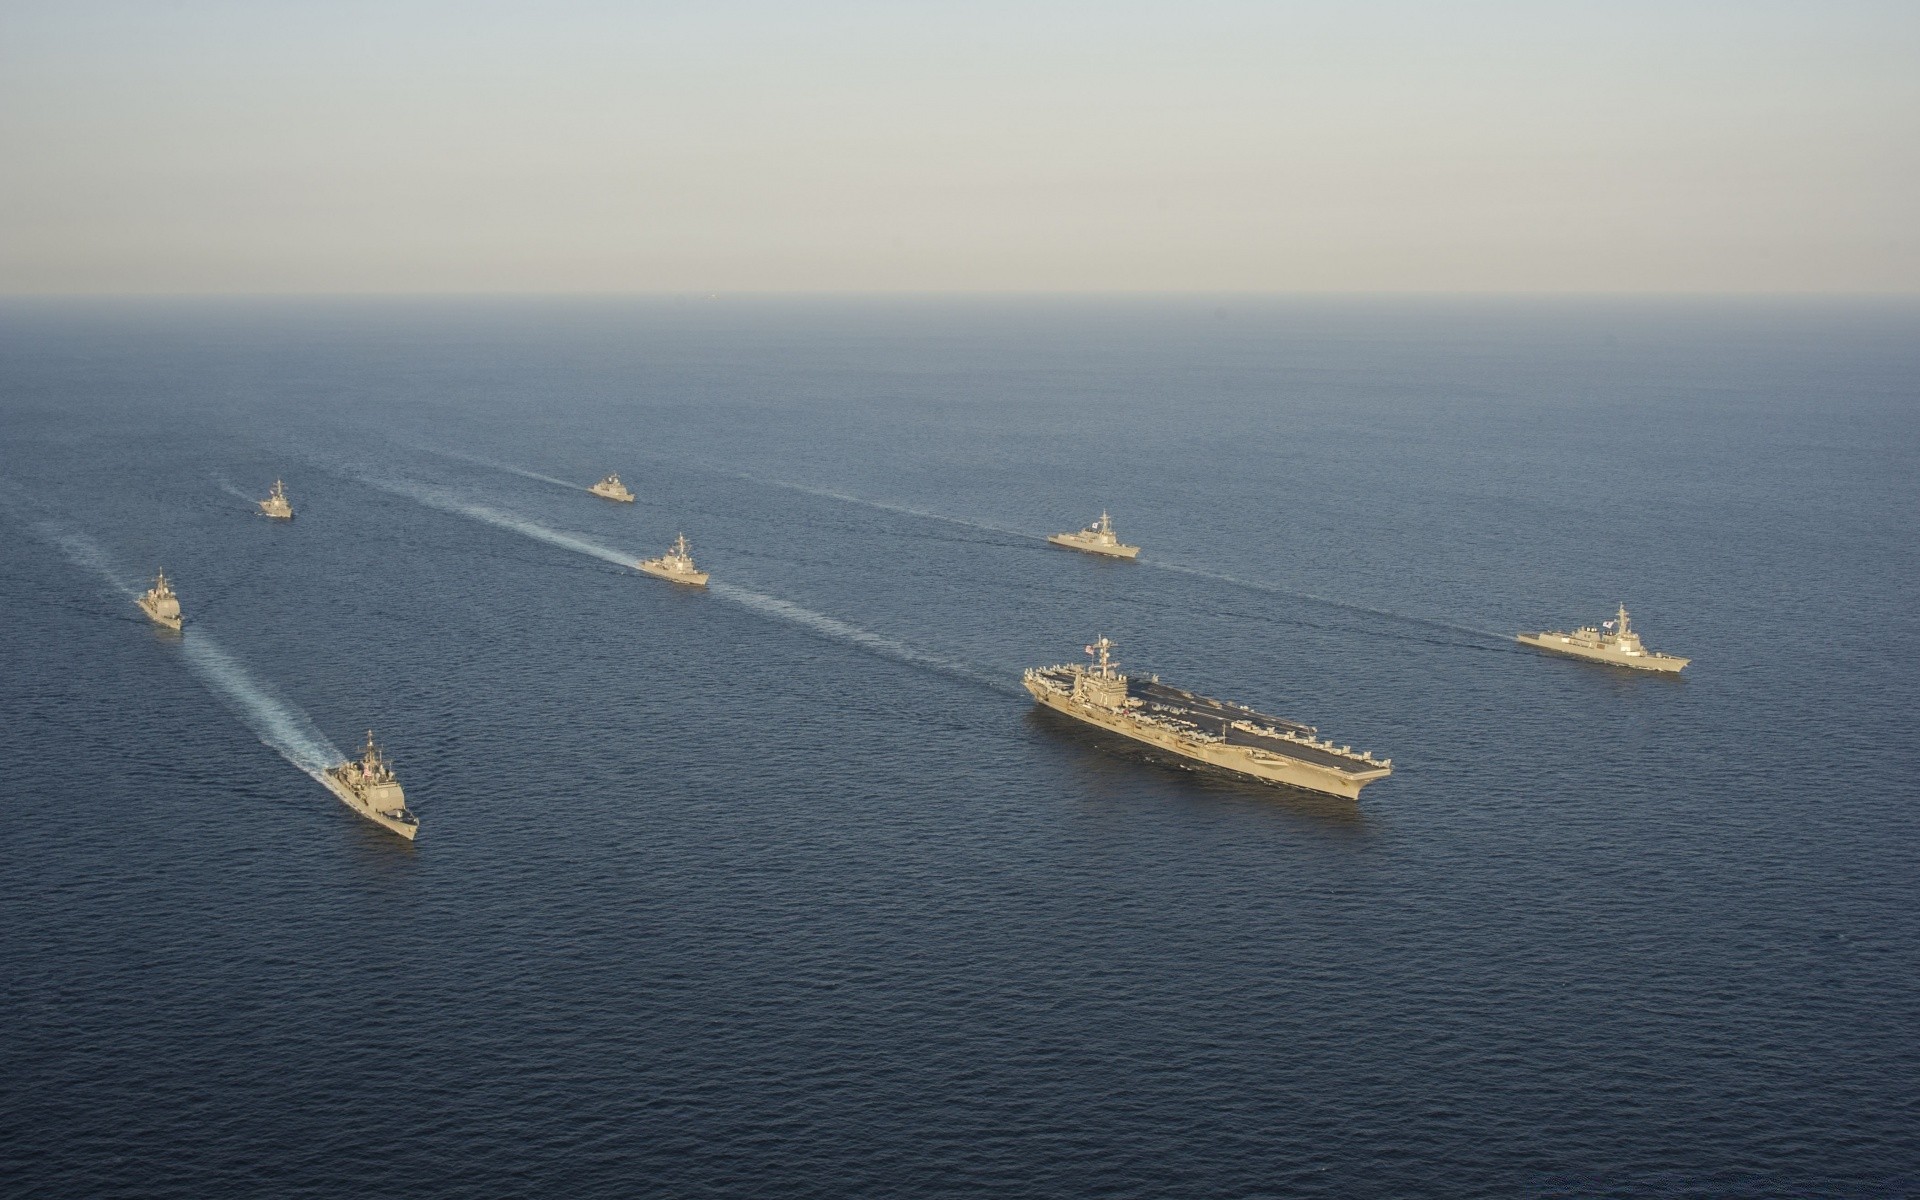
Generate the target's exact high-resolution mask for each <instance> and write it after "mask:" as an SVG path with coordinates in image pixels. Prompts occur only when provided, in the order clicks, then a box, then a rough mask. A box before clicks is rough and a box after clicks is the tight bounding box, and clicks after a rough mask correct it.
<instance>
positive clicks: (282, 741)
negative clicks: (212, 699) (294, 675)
mask: <svg viewBox="0 0 1920 1200" xmlns="http://www.w3.org/2000/svg"><path fill="white" fill-rule="evenodd" d="M180 652H181V654H182V655H184V656H185V658H186V660H187V665H188V666H189V667H191V668H192V669H193V672H194V674H196V675H198V676H199V677H200V681H201V682H202V683H205V684H206V685H207V686H208V688H209V689H210V690H211V691H212V692H213V693H214V694H215V695H217V696H219V697H220V699H221V700H222V701H224V702H225V703H226V705H227V707H228V708H229V709H230V710H232V712H233V714H234V715H235V716H237V717H239V718H240V720H241V721H243V722H244V723H245V724H246V726H247V728H248V729H251V730H253V732H254V736H256V737H258V738H259V739H260V740H261V742H263V743H264V744H266V745H267V746H268V747H270V748H272V749H273V750H275V751H278V752H279V754H280V757H282V758H284V759H286V760H287V761H288V762H290V763H292V764H293V765H294V766H296V767H299V768H300V769H301V770H302V771H305V772H306V773H307V774H309V775H311V776H313V777H314V778H315V779H321V773H322V772H323V771H325V770H326V769H327V768H328V767H330V766H332V765H333V764H334V763H337V762H340V761H342V760H344V759H345V758H346V757H347V756H346V755H345V754H342V753H341V752H340V750H339V749H338V748H337V747H336V746H335V745H334V744H333V743H332V742H330V741H328V740H327V736H326V735H325V734H323V733H321V732H320V730H319V728H318V727H317V726H315V725H314V723H313V720H312V718H310V717H308V716H307V714H306V713H304V712H301V711H300V710H299V709H298V708H295V707H294V706H293V705H292V704H289V703H288V702H287V701H285V700H283V699H281V698H280V697H278V696H275V695H274V694H273V693H272V692H270V691H269V690H268V689H267V687H266V685H265V684H263V683H261V682H260V680H258V679H256V678H254V676H253V675H252V673H251V672H249V671H248V670H247V669H246V668H245V667H244V666H242V665H241V664H240V661H239V660H238V659H236V658H234V657H233V655H231V654H228V653H227V652H226V651H225V650H224V649H222V648H221V647H220V645H219V644H218V643H216V642H215V641H214V640H213V638H211V637H209V636H208V634H207V632H206V630H204V629H191V630H189V631H188V632H187V633H186V635H185V636H184V637H182V638H181V641H180Z"/></svg>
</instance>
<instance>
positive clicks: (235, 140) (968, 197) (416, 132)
mask: <svg viewBox="0 0 1920 1200" xmlns="http://www.w3.org/2000/svg"><path fill="white" fill-rule="evenodd" d="M902 289H904V290H916V291H921V290H924V291H942V290H969V291H972V290H992V291H1035V290H1038V291H1105V290H1168V289H1172V290H1203V291H1214V290H1232V291H1241V290H1259V291H1404V290H1418V291H1430V290H1443V291H1457V290H1464V291H1733V292H1752V291H1909V292H1911V291H1920V0H1904V2H1901V3H1886V2H1880V3H1867V2H1864V0H1824V2H1805V3H1792V4H1788V3H1773V2H1769V0H1750V2H1739V3H1736V2H1727V3H1716V4H1706V3H1693V2H1689V0H1663V2H1661V3H1639V2H1636V0H1607V2H1605V3H1551V2H1546V0H1542V2H1537V3H1518V2H1497V0H1486V2H1482V3H1365V2H1347V3H1342V2H1334V0H1325V2H1312V3H1240V2H1232V0H1188V2H1186V3H1153V4H1143V3H1130V2H1128V0H1100V2H1087V3H1080V2H1066V0H1027V2H1024V3H1006V4H1002V3H995V2H981V3H955V4H915V3H911V2H906V0H902V2H899V3H863V2H850V0H811V2H807V3H783V4H772V3H738V2H733V0H699V2H690V3H677V2H673V3H646V2H643V0H631V2H628V3H588V2H583V0H546V2H544V3H525V4H497V3H486V2H484V0H472V2H465V3H438V2H422V0H380V2H378V3H348V2H343V3H327V4H318V3H288V2H279V3H276V2H273V0H248V2H246V3H212V2H201V0H139V2H137V3H106V2H101V0H46V2H43V3H22V2H19V0H0V291H6V292H316V291H317V292H341V291H345V292H419V291H430V292H432V291H458V292H465V291H487V292H544V291H585V292H602V291H615V292H655V291H673V292H681V291H738V290H756V291H760V290H769V291H792V290H802V291H807V290H853V291H885V290H902Z"/></svg>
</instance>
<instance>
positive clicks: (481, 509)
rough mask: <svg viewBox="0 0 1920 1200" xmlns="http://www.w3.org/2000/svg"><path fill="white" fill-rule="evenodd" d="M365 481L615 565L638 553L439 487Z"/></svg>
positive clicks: (631, 560)
mask: <svg viewBox="0 0 1920 1200" xmlns="http://www.w3.org/2000/svg"><path fill="white" fill-rule="evenodd" d="M362 482H364V483H366V484H368V485H370V486H372V487H377V488H379V489H380V490H381V491H383V492H387V493H390V494H392V495H395V496H403V497H405V498H406V499H409V500H413V501H417V502H418V503H421V504H424V505H426V506H427V507H428V508H437V509H439V510H440V511H441V512H444V513H452V514H453V515H454V516H456V517H467V518H470V519H472V520H475V521H480V522H482V523H484V524H487V525H491V526H493V527H494V528H496V529H504V530H506V531H507V532H509V533H517V534H519V535H520V536H522V537H529V538H532V539H533V540H534V541H536V542H545V543H546V544H547V545H549V546H557V547H559V548H560V549H562V550H571V551H573V552H574V553H575V554H585V555H587V556H588V557H590V558H597V559H599V560H601V561H602V562H609V563H612V564H613V565H614V566H616V567H631V566H632V565H633V563H634V559H636V558H637V557H639V556H638V555H635V554H632V553H628V552H625V551H621V550H615V549H614V548H613V547H611V546H606V545H602V544H601V543H599V542H596V541H594V540H593V539H592V538H586V537H581V536H580V535H578V534H573V533H566V532H563V531H562V530H558V529H552V528H549V527H548V526H545V525H542V524H540V523H539V522H538V521H529V520H528V519H527V518H525V517H522V516H518V515H516V514H514V513H510V512H503V511H501V510H500V509H497V508H490V507H488V506H487V505H485V504H475V503H473V502H472V501H470V500H462V499H460V498H459V497H457V496H452V495H449V494H448V493H446V492H443V491H440V490H438V489H436V488H427V487H418V486H415V485H412V484H405V483H397V482H395V481H393V480H388V479H373V478H368V477H364V476H363V477H362Z"/></svg>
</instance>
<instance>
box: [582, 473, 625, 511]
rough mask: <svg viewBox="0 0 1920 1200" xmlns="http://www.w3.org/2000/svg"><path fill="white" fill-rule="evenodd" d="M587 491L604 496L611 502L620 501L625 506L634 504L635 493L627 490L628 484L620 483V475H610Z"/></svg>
mask: <svg viewBox="0 0 1920 1200" xmlns="http://www.w3.org/2000/svg"><path fill="white" fill-rule="evenodd" d="M587 490H588V491H590V492H592V493H593V494H594V495H596V496H604V497H606V498H607V499H609V500H618V501H620V502H621V503H623V504H632V503H633V493H632V492H630V491H628V490H627V485H626V484H624V483H621V482H620V477H619V476H618V475H609V476H607V477H606V478H605V479H602V480H601V481H600V482H599V483H596V484H594V485H593V486H592V487H590V488H588V489H587Z"/></svg>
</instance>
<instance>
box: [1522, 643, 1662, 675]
mask: <svg viewBox="0 0 1920 1200" xmlns="http://www.w3.org/2000/svg"><path fill="white" fill-rule="evenodd" d="M1514 640H1515V641H1517V642H1519V643H1520V644H1521V645H1522V646H1532V647H1533V648H1534V649H1536V650H1545V651H1546V652H1547V653H1549V654H1560V655H1564V656H1566V657H1567V658H1577V659H1580V660H1581V661H1582V662H1595V663H1605V664H1606V665H1607V666H1610V667H1625V668H1626V669H1627V670H1629V671H1653V672H1655V673H1657V674H1661V675H1678V674H1679V673H1680V668H1682V667H1684V666H1686V665H1687V664H1688V663H1690V662H1692V661H1693V660H1692V659H1690V658H1679V657H1677V656H1675V655H1672V654H1647V653H1641V654H1628V653H1626V652H1625V651H1621V650H1615V649H1612V648H1610V647H1607V646H1589V645H1586V644H1584V643H1582V642H1577V641H1575V640H1574V639H1573V638H1572V637H1570V636H1568V635H1567V634H1564V633H1523V634H1521V635H1519V636H1518V637H1517V638H1515V639H1514Z"/></svg>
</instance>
